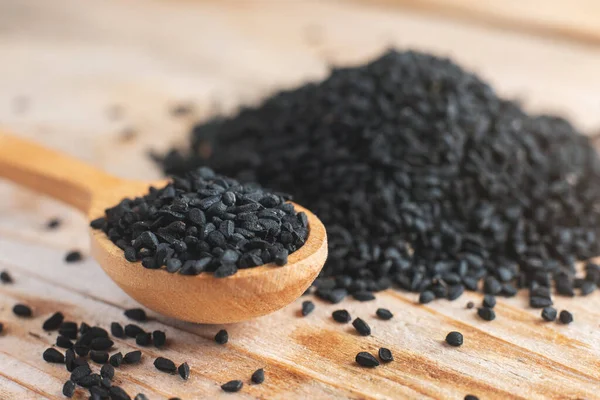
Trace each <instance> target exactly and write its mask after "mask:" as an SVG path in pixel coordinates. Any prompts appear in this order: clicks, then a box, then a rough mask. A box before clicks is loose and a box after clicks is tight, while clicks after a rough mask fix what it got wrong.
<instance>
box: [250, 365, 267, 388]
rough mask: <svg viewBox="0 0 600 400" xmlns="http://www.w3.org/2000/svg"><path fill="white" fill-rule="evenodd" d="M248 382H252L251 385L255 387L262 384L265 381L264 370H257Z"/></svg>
mask: <svg viewBox="0 0 600 400" xmlns="http://www.w3.org/2000/svg"><path fill="white" fill-rule="evenodd" d="M250 380H251V381H252V383H255V384H257V385H258V384H261V383H263V382H264V381H265V370H264V369H263V368H260V369H257V370H256V371H254V373H253V374H252V377H251V378H250Z"/></svg>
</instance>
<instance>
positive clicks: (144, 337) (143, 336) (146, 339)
mask: <svg viewBox="0 0 600 400" xmlns="http://www.w3.org/2000/svg"><path fill="white" fill-rule="evenodd" d="M135 343H136V344H137V345H138V346H144V347H146V346H150V345H151V344H152V335H151V334H150V333H145V332H144V333H139V334H138V335H137V336H136V337H135Z"/></svg>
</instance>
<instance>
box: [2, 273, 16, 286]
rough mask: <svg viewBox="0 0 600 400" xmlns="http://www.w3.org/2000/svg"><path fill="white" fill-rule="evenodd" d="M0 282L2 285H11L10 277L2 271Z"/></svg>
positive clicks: (11, 279)
mask: <svg viewBox="0 0 600 400" xmlns="http://www.w3.org/2000/svg"><path fill="white" fill-rule="evenodd" d="M0 282H2V283H4V284H10V283H13V282H14V281H13V278H12V276H10V274H9V273H8V272H7V271H2V272H0Z"/></svg>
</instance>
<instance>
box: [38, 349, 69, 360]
mask: <svg viewBox="0 0 600 400" xmlns="http://www.w3.org/2000/svg"><path fill="white" fill-rule="evenodd" d="M42 357H43V358H44V360H45V361H46V362H49V363H55V364H63V363H64V362H65V356H64V354H63V353H61V352H60V351H58V350H56V349H55V348H53V347H50V348H48V349H46V350H45V351H44V354H43V355H42Z"/></svg>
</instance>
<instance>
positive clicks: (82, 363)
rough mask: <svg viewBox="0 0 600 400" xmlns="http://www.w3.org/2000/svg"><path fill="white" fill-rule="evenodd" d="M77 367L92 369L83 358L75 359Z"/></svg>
mask: <svg viewBox="0 0 600 400" xmlns="http://www.w3.org/2000/svg"><path fill="white" fill-rule="evenodd" d="M73 364H74V365H75V368H77V367H81V366H84V367H88V368H89V367H90V364H89V363H88V362H87V361H86V360H85V359H84V358H83V357H77V358H75V362H74V363H73Z"/></svg>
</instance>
